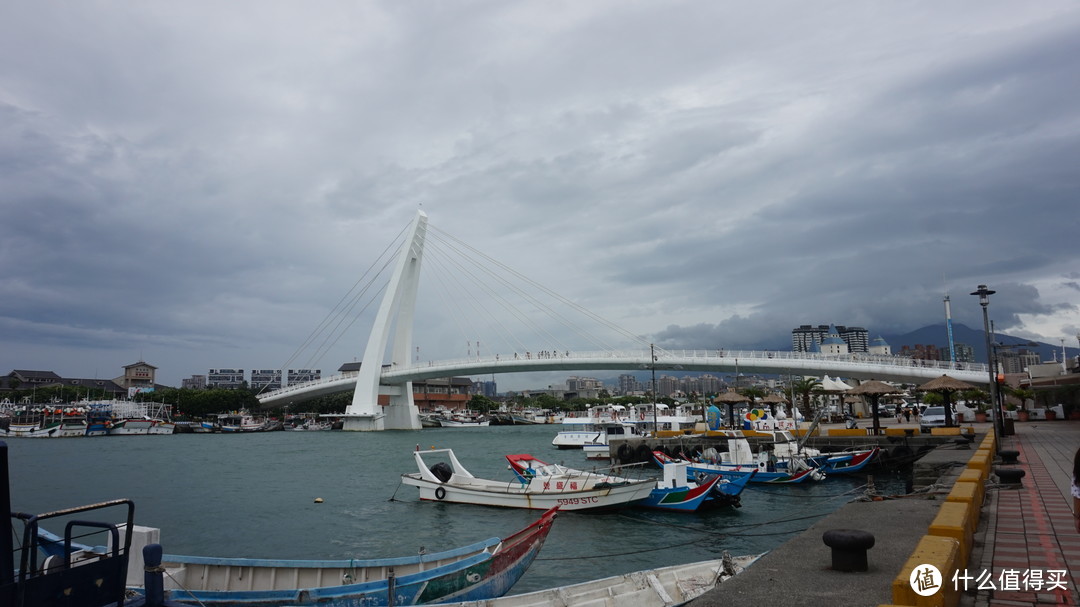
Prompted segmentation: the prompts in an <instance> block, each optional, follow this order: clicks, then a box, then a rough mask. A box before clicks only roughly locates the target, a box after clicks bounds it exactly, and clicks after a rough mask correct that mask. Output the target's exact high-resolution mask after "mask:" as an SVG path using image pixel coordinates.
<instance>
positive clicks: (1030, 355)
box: [997, 348, 1041, 375]
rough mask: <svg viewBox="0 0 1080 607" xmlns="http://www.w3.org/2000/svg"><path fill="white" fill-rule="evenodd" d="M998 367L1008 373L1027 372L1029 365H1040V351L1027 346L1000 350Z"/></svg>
mask: <svg viewBox="0 0 1080 607" xmlns="http://www.w3.org/2000/svg"><path fill="white" fill-rule="evenodd" d="M997 360H998V368H999V369H1000V370H1001V372H1002V373H1005V374H1006V375H1010V374H1014V373H1027V369H1028V367H1031V366H1034V365H1038V364H1039V363H1040V362H1041V361H1040V358H1039V355H1038V353H1036V352H1032V351H1031V350H1028V349H1026V348H1023V349H1020V350H1015V351H1013V350H998V352H997Z"/></svg>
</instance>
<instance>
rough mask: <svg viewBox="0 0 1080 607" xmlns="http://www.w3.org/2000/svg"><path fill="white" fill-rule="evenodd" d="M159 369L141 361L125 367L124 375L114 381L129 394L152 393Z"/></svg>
mask: <svg viewBox="0 0 1080 607" xmlns="http://www.w3.org/2000/svg"><path fill="white" fill-rule="evenodd" d="M156 370H157V367H155V366H154V365H151V364H149V363H146V362H144V361H141V360H140V361H139V362H137V363H132V364H130V365H124V374H123V375H121V376H120V377H117V378H115V379H113V381H114V382H116V383H117V385H119V386H120V387H121V388H124V389H125V390H127V391H128V393H129V394H130V393H133V392H138V391H152V390H153V389H154V385H155V383H154V372H155V371H156Z"/></svg>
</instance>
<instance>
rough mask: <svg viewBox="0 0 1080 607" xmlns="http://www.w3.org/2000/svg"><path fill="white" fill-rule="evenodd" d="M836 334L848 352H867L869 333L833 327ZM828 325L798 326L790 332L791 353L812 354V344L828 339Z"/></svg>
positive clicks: (841, 326)
mask: <svg viewBox="0 0 1080 607" xmlns="http://www.w3.org/2000/svg"><path fill="white" fill-rule="evenodd" d="M835 327H836V333H837V334H838V335H839V336H840V339H842V340H844V343H846V344H847V347H848V352H869V351H870V333H869V331H867V330H866V329H864V328H862V327H845V326H844V325H835ZM829 329H830V325H817V326H813V325H799V327H798V328H797V329H792V330H791V350H792V351H793V352H813V351H814V348H813V344H819V345H820V344H821V343H823V342H824V341H825V340H826V339H827V338H828V337H829Z"/></svg>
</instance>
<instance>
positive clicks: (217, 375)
mask: <svg viewBox="0 0 1080 607" xmlns="http://www.w3.org/2000/svg"><path fill="white" fill-rule="evenodd" d="M206 385H207V387H210V388H224V389H226V390H236V389H238V388H242V387H244V370H243V369H210V371H209V372H208V373H207V374H206Z"/></svg>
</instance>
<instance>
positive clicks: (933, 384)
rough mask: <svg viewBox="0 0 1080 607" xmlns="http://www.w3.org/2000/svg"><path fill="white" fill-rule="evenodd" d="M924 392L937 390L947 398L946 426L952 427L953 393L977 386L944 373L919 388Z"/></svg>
mask: <svg viewBox="0 0 1080 607" xmlns="http://www.w3.org/2000/svg"><path fill="white" fill-rule="evenodd" d="M917 389H918V390H920V391H922V392H937V393H938V394H941V397H942V398H943V399H945V427H946V428H948V427H951V426H952V425H953V423H952V394H953V392H957V391H960V390H974V389H975V386H973V385H971V384H969V383H967V382H965V381H960V380H959V379H956V378H955V377H949V376H948V375H942V376H941V377H938V378H936V379H931V380H930V381H928V382H926V383H925V384H923V385H921V386H919V387H918V388H917Z"/></svg>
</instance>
